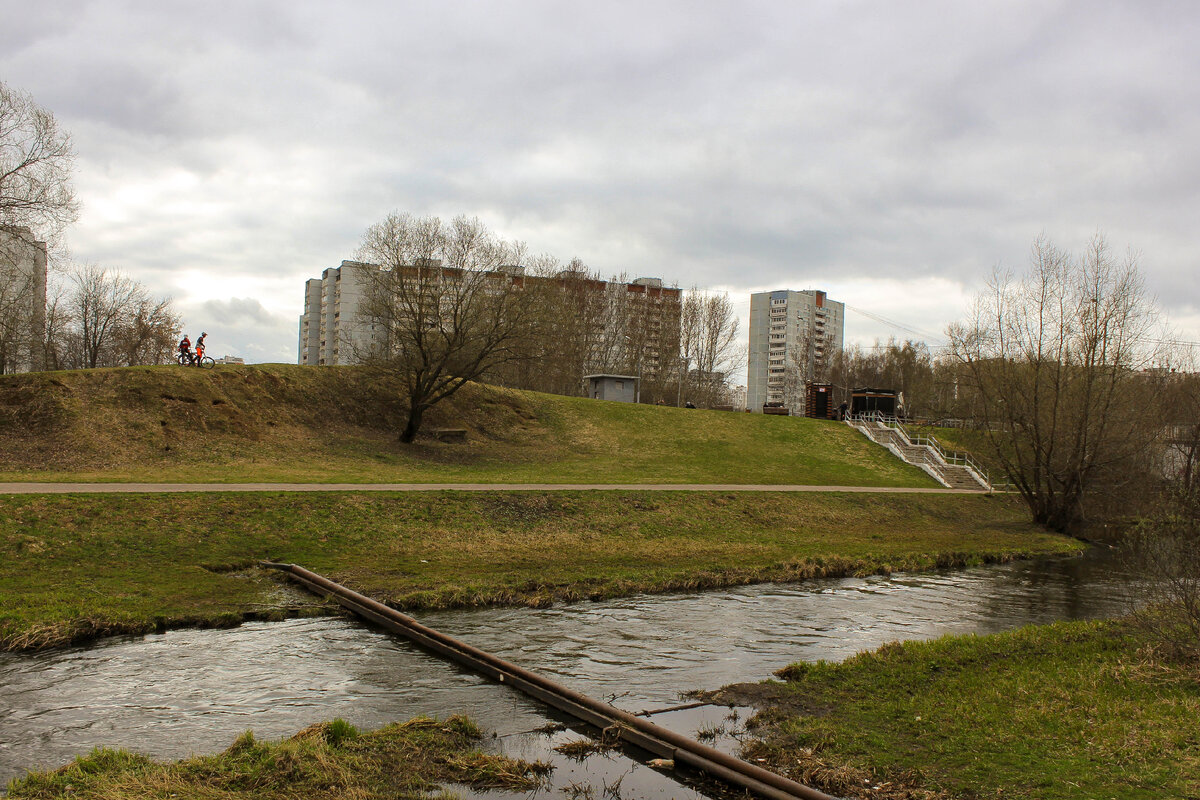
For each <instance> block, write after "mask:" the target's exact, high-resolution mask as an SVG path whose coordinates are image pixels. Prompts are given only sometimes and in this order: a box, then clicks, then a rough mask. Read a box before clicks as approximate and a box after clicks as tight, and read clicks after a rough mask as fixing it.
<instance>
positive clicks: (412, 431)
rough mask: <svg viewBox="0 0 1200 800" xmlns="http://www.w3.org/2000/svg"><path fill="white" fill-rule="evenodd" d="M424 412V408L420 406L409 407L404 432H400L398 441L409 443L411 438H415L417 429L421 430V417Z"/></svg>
mask: <svg viewBox="0 0 1200 800" xmlns="http://www.w3.org/2000/svg"><path fill="white" fill-rule="evenodd" d="M424 414H425V409H423V408H421V407H420V406H415V407H410V408H409V410H408V424H407V425H405V426H404V432H403V433H401V434H400V441H402V442H404V443H405V444H411V443H412V440H413V439H415V438H417V431H419V430H421V417H422V416H424Z"/></svg>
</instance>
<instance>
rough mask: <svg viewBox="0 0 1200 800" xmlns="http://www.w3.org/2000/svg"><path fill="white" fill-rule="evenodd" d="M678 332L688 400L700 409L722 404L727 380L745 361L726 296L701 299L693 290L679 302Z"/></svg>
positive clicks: (731, 309)
mask: <svg viewBox="0 0 1200 800" xmlns="http://www.w3.org/2000/svg"><path fill="white" fill-rule="evenodd" d="M679 330H680V333H679V350H680V353H681V354H682V356H683V365H682V366H683V368H684V369H686V370H687V375H686V376H684V382H685V383H686V384H687V393H688V396H689V397H690V399H691V400H693V401H694V402H696V403H698V404H700V405H701V406H714V405H721V404H724V403H725V402H726V401H727V399H728V397H727V395H728V389H729V386H728V383H729V381H728V379H729V376H730V374H731V373H733V372H735V371H736V370H737V369H738V368H739V367H741V366H743V365H744V364H745V358H746V352H745V349H744V346H743V343H742V341H741V340H740V337H739V335H738V333H739V332H738V319H737V316H736V315H735V314H734V311H733V304H732V303H731V302H730V301H729V295H728V294H726V293H722V294H710V295H705V294H703V293H702V292H701V291H700V290H699V289H698V288H697V287H695V286H693V287H692V288H691V289H690V290H688V292H687V293H686V296H685V297H684V300H683V304H682V309H681V311H680V322H679Z"/></svg>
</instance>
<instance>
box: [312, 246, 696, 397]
mask: <svg viewBox="0 0 1200 800" xmlns="http://www.w3.org/2000/svg"><path fill="white" fill-rule="evenodd" d="M377 269H379V267H377V266H375V265H371V264H362V263H359V262H357V261H343V262H342V263H341V265H340V266H337V267H330V268H329V269H327V270H325V271H324V272H322V273H321V277H320V278H312V279H310V280H308V281H306V282H305V284H304V313H303V314H301V315H300V320H299V325H300V336H299V344H298V350H299V359H298V362H299V363H300V364H309V365H314V366H330V365H335V364H353V363H355V362H357V361H359V360H360V358H361V356H362V355H363V354H365V353H367V352H368V351H370V350H372V349H373V346H376V345H379V344H380V340H379V339H378V338H377V332H376V330H375V328H374V326H372V324H371V322H370V320H369V319H366V318H364V316H363V314H362V311H361V309H362V304H363V302H364V300H365V295H366V291H367V288H368V287H367V282H368V281H369V275H368V273H367V271H368V270H377ZM503 271H504V272H506V273H508V274H510V275H512V276H515V277H514V280H518V281H520V282H521V284H522V285H525V286H528V285H530V284H531V283H533V282H535V281H536V282H541V281H546V282H551V283H555V284H557V285H558V286H559V287H561V288H562V289H563V293H562V314H563V315H564V316H566V317H569V318H571V319H575V318H576V317H577V316H578V317H580V318H582V319H583V320H586V321H587V323H589V324H591V325H594V326H595V329H594V330H591V331H589V332H588V336H587V337H586V339H587V341H589V342H591V349H592V350H593V351H594V352H592V353H591V354H590V357H589V358H587V359H585V361H586V362H587V363H586V366H584V367H583V369H582V371H580V374H579V375H577V376H574V378H575V379H578V380H579V381H582V378H583V375H584V374H585V373H587V372H603V371H611V370H614V369H616V370H624V371H630V370H636V371H637V373H638V374H639V375H652V374H657V373H658V372H660V371H661V370H664V369H666V368H668V367H670V366H673V363H674V362H672V361H671V358H670V356H671V355H673V354H674V353H676V352H678V350H679V318H680V309H681V300H682V294H681V292H680V290H679V289H678V288H675V287H666V286H663V282H662V280H661V279H660V278H638V279H637V280H635V281H633V282H632V283H618V282H613V281H601V280H592V279H589V278H587V277H586V276H581V274H580V273H572V272H563V273H560V274H559V275H558V276H556V277H535V276H526V275H524V268H523V267H520V266H512V267H505V268H503ZM575 290H577V291H575ZM382 335H383V332H382V331H379V333H378V336H382ZM634 365H636V367H635V366H634Z"/></svg>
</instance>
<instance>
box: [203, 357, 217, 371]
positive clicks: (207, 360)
mask: <svg viewBox="0 0 1200 800" xmlns="http://www.w3.org/2000/svg"><path fill="white" fill-rule="evenodd" d="M216 365H217V362H215V361H213V358H212V356H205V357H204V358H202V359H200V366H201V367H203V368H204V369H212V368H213V367H215V366H216Z"/></svg>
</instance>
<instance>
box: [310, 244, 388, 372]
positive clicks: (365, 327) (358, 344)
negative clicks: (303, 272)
mask: <svg viewBox="0 0 1200 800" xmlns="http://www.w3.org/2000/svg"><path fill="white" fill-rule="evenodd" d="M366 266H367V265H365V264H360V263H359V262H357V261H343V262H342V263H341V265H340V266H337V267H330V268H329V269H327V270H325V271H324V272H322V273H321V277H320V278H311V279H309V280H307V281H305V282H304V313H303V314H301V315H300V344H299V350H300V358H299V363H301V364H311V365H332V364H353V363H355V362H356V361H357V360H358V357H357V356H358V354H362V353H366V352H367V351H368V350H369V349H370V347H371V344H372V341H373V340H372V336H373V330H372V326H371V324H370V323H369V322H365V321H364V320H363V319H361V317H360V314H359V305H360V303H361V302H362V298H363V294H364V292H365V289H366V278H365V276H364V274H363V271H362V270H363V268H364V267H366Z"/></svg>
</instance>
